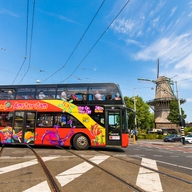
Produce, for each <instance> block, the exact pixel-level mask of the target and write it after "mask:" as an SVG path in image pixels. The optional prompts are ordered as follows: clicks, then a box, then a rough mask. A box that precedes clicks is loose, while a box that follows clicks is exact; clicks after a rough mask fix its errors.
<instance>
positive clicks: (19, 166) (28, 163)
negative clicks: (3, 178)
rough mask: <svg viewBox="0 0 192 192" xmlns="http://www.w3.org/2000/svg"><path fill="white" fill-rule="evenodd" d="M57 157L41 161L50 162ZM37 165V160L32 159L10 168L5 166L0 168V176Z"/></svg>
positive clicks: (44, 158)
mask: <svg viewBox="0 0 192 192" xmlns="http://www.w3.org/2000/svg"><path fill="white" fill-rule="evenodd" d="M58 157H59V156H54V157H43V158H42V159H43V161H49V160H52V159H56V158H58ZM37 163H38V161H37V159H33V160H30V161H27V162H23V163H18V164H15V165H10V166H7V167H2V168H0V175H1V174H4V173H8V172H10V171H15V170H18V169H21V168H25V167H29V166H32V165H35V164H37Z"/></svg>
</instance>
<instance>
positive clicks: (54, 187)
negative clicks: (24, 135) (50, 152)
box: [0, 145, 61, 192]
mask: <svg viewBox="0 0 192 192" xmlns="http://www.w3.org/2000/svg"><path fill="white" fill-rule="evenodd" d="M26 146H27V147H28V148H29V149H30V150H31V151H32V152H33V154H34V155H35V157H36V159H37V160H38V162H39V163H40V165H41V167H42V169H43V171H44V173H45V175H46V176H47V179H48V183H49V184H50V187H51V189H52V191H54V192H61V190H60V188H59V186H58V185H57V183H56V182H55V180H54V178H53V176H52V175H51V173H50V171H49V169H48V168H47V166H46V164H45V162H44V161H43V159H42V158H41V157H40V156H39V155H38V153H37V152H36V151H35V150H34V149H33V148H32V147H30V146H29V145H26ZM4 149H5V146H4V145H2V146H1V149H0V157H1V156H2V154H3V150H4Z"/></svg>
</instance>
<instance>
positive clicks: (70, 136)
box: [0, 83, 129, 150]
mask: <svg viewBox="0 0 192 192" xmlns="http://www.w3.org/2000/svg"><path fill="white" fill-rule="evenodd" d="M127 110H128V109H127V108H126V106H125V103H124V100H123V97H122V93H121V91H120V88H119V86H118V85H117V84H114V83H82V84H35V85H9V86H8V85H1V86H0V144H10V145H13V144H14V145H16V144H28V145H55V146H67V147H71V146H73V147H74V148H75V149H78V150H85V149H88V148H89V147H90V146H91V147H97V146H98V147H104V146H119V147H123V148H125V147H127V146H128V144H129V135H128V113H127Z"/></svg>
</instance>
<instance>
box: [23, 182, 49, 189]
mask: <svg viewBox="0 0 192 192" xmlns="http://www.w3.org/2000/svg"><path fill="white" fill-rule="evenodd" d="M37 191H41V192H51V190H50V188H49V185H48V183H47V181H43V182H42V183H39V184H37V185H35V186H34V187H31V188H29V189H27V190H25V191H23V192H37Z"/></svg>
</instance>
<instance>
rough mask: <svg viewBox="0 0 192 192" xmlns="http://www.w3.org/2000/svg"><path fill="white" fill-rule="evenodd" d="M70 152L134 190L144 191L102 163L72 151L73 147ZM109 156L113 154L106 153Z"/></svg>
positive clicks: (137, 191) (136, 191) (135, 191)
mask: <svg viewBox="0 0 192 192" xmlns="http://www.w3.org/2000/svg"><path fill="white" fill-rule="evenodd" d="M67 151H68V152H69V153H71V154H72V155H75V156H77V157H79V158H80V159H82V160H84V161H85V162H87V163H89V164H91V165H93V166H94V167H97V168H98V169H100V170H101V171H103V172H104V173H106V174H108V175H110V176H111V177H113V178H115V179H116V180H118V181H119V182H121V183H123V184H124V185H126V186H127V187H128V188H129V189H131V190H133V191H134V192H144V190H142V189H141V188H139V187H137V186H136V185H134V184H131V183H128V182H127V181H125V180H124V179H122V178H120V177H118V176H116V175H115V174H113V173H112V172H110V171H108V170H106V169H104V168H103V167H101V166H100V165H98V164H96V163H93V162H92V161H90V160H89V159H86V158H85V157H83V156H81V155H79V154H77V153H75V152H74V151H72V150H71V149H69V150H67ZM105 155H108V156H111V155H109V154H105Z"/></svg>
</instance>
